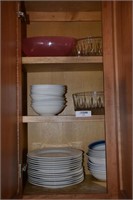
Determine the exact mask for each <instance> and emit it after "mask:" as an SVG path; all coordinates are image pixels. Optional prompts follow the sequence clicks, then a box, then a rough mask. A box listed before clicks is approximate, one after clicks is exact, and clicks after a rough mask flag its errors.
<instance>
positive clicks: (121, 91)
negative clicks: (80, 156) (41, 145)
mask: <svg viewBox="0 0 133 200" xmlns="http://www.w3.org/2000/svg"><path fill="white" fill-rule="evenodd" d="M132 8H133V4H132V1H118V2H114V29H115V34H114V40H115V45H114V46H115V66H116V69H115V70H116V85H117V87H116V89H117V90H116V92H117V94H118V95H117V97H118V98H117V108H118V109H117V115H118V122H117V124H118V133H119V137H118V144H119V145H118V147H119V149H118V150H119V172H120V191H121V193H120V194H121V198H126V199H132V198H133V196H132V195H133V194H132V187H133V186H132V170H133V167H132V55H133V52H132V24H133V23H132Z"/></svg>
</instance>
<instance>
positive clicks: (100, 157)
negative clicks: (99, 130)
mask: <svg viewBox="0 0 133 200" xmlns="http://www.w3.org/2000/svg"><path fill="white" fill-rule="evenodd" d="M87 155H88V169H89V170H90V173H91V174H92V175H93V176H94V177H95V178H97V179H99V180H101V181H105V180H106V159H105V141H104V140H100V141H96V142H93V143H91V144H90V145H89V146H88V153H87Z"/></svg>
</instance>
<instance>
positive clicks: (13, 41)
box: [1, 1, 20, 199]
mask: <svg viewBox="0 0 133 200" xmlns="http://www.w3.org/2000/svg"><path fill="white" fill-rule="evenodd" d="M18 3H19V2H15V1H2V2H1V198H2V199H10V198H13V197H15V196H17V194H18V192H19V170H18V166H19V165H18V108H17V107H18V106H17V104H18V103H17V95H18V86H17V69H18V67H19V66H18V51H20V50H19V47H18V34H19V32H18V23H20V20H19V19H18V15H17V13H18Z"/></svg>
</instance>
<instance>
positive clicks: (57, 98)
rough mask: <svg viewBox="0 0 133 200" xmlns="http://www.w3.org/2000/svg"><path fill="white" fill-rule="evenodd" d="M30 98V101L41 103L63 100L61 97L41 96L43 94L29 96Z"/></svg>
mask: <svg viewBox="0 0 133 200" xmlns="http://www.w3.org/2000/svg"><path fill="white" fill-rule="evenodd" d="M30 97H31V98H32V100H35V101H42V100H48V101H49V100H64V97H63V96H57V95H45V94H44V95H43V94H32V93H31V94H30Z"/></svg>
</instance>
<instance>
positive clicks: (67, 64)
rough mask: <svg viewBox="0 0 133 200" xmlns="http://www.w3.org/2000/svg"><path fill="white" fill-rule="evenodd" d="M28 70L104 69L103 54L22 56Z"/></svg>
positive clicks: (24, 67)
mask: <svg viewBox="0 0 133 200" xmlns="http://www.w3.org/2000/svg"><path fill="white" fill-rule="evenodd" d="M22 64H23V70H24V71H26V72H45V71H102V70H103V57H102V56H89V57H87V56H81V57H78V56H71V57H22Z"/></svg>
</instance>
